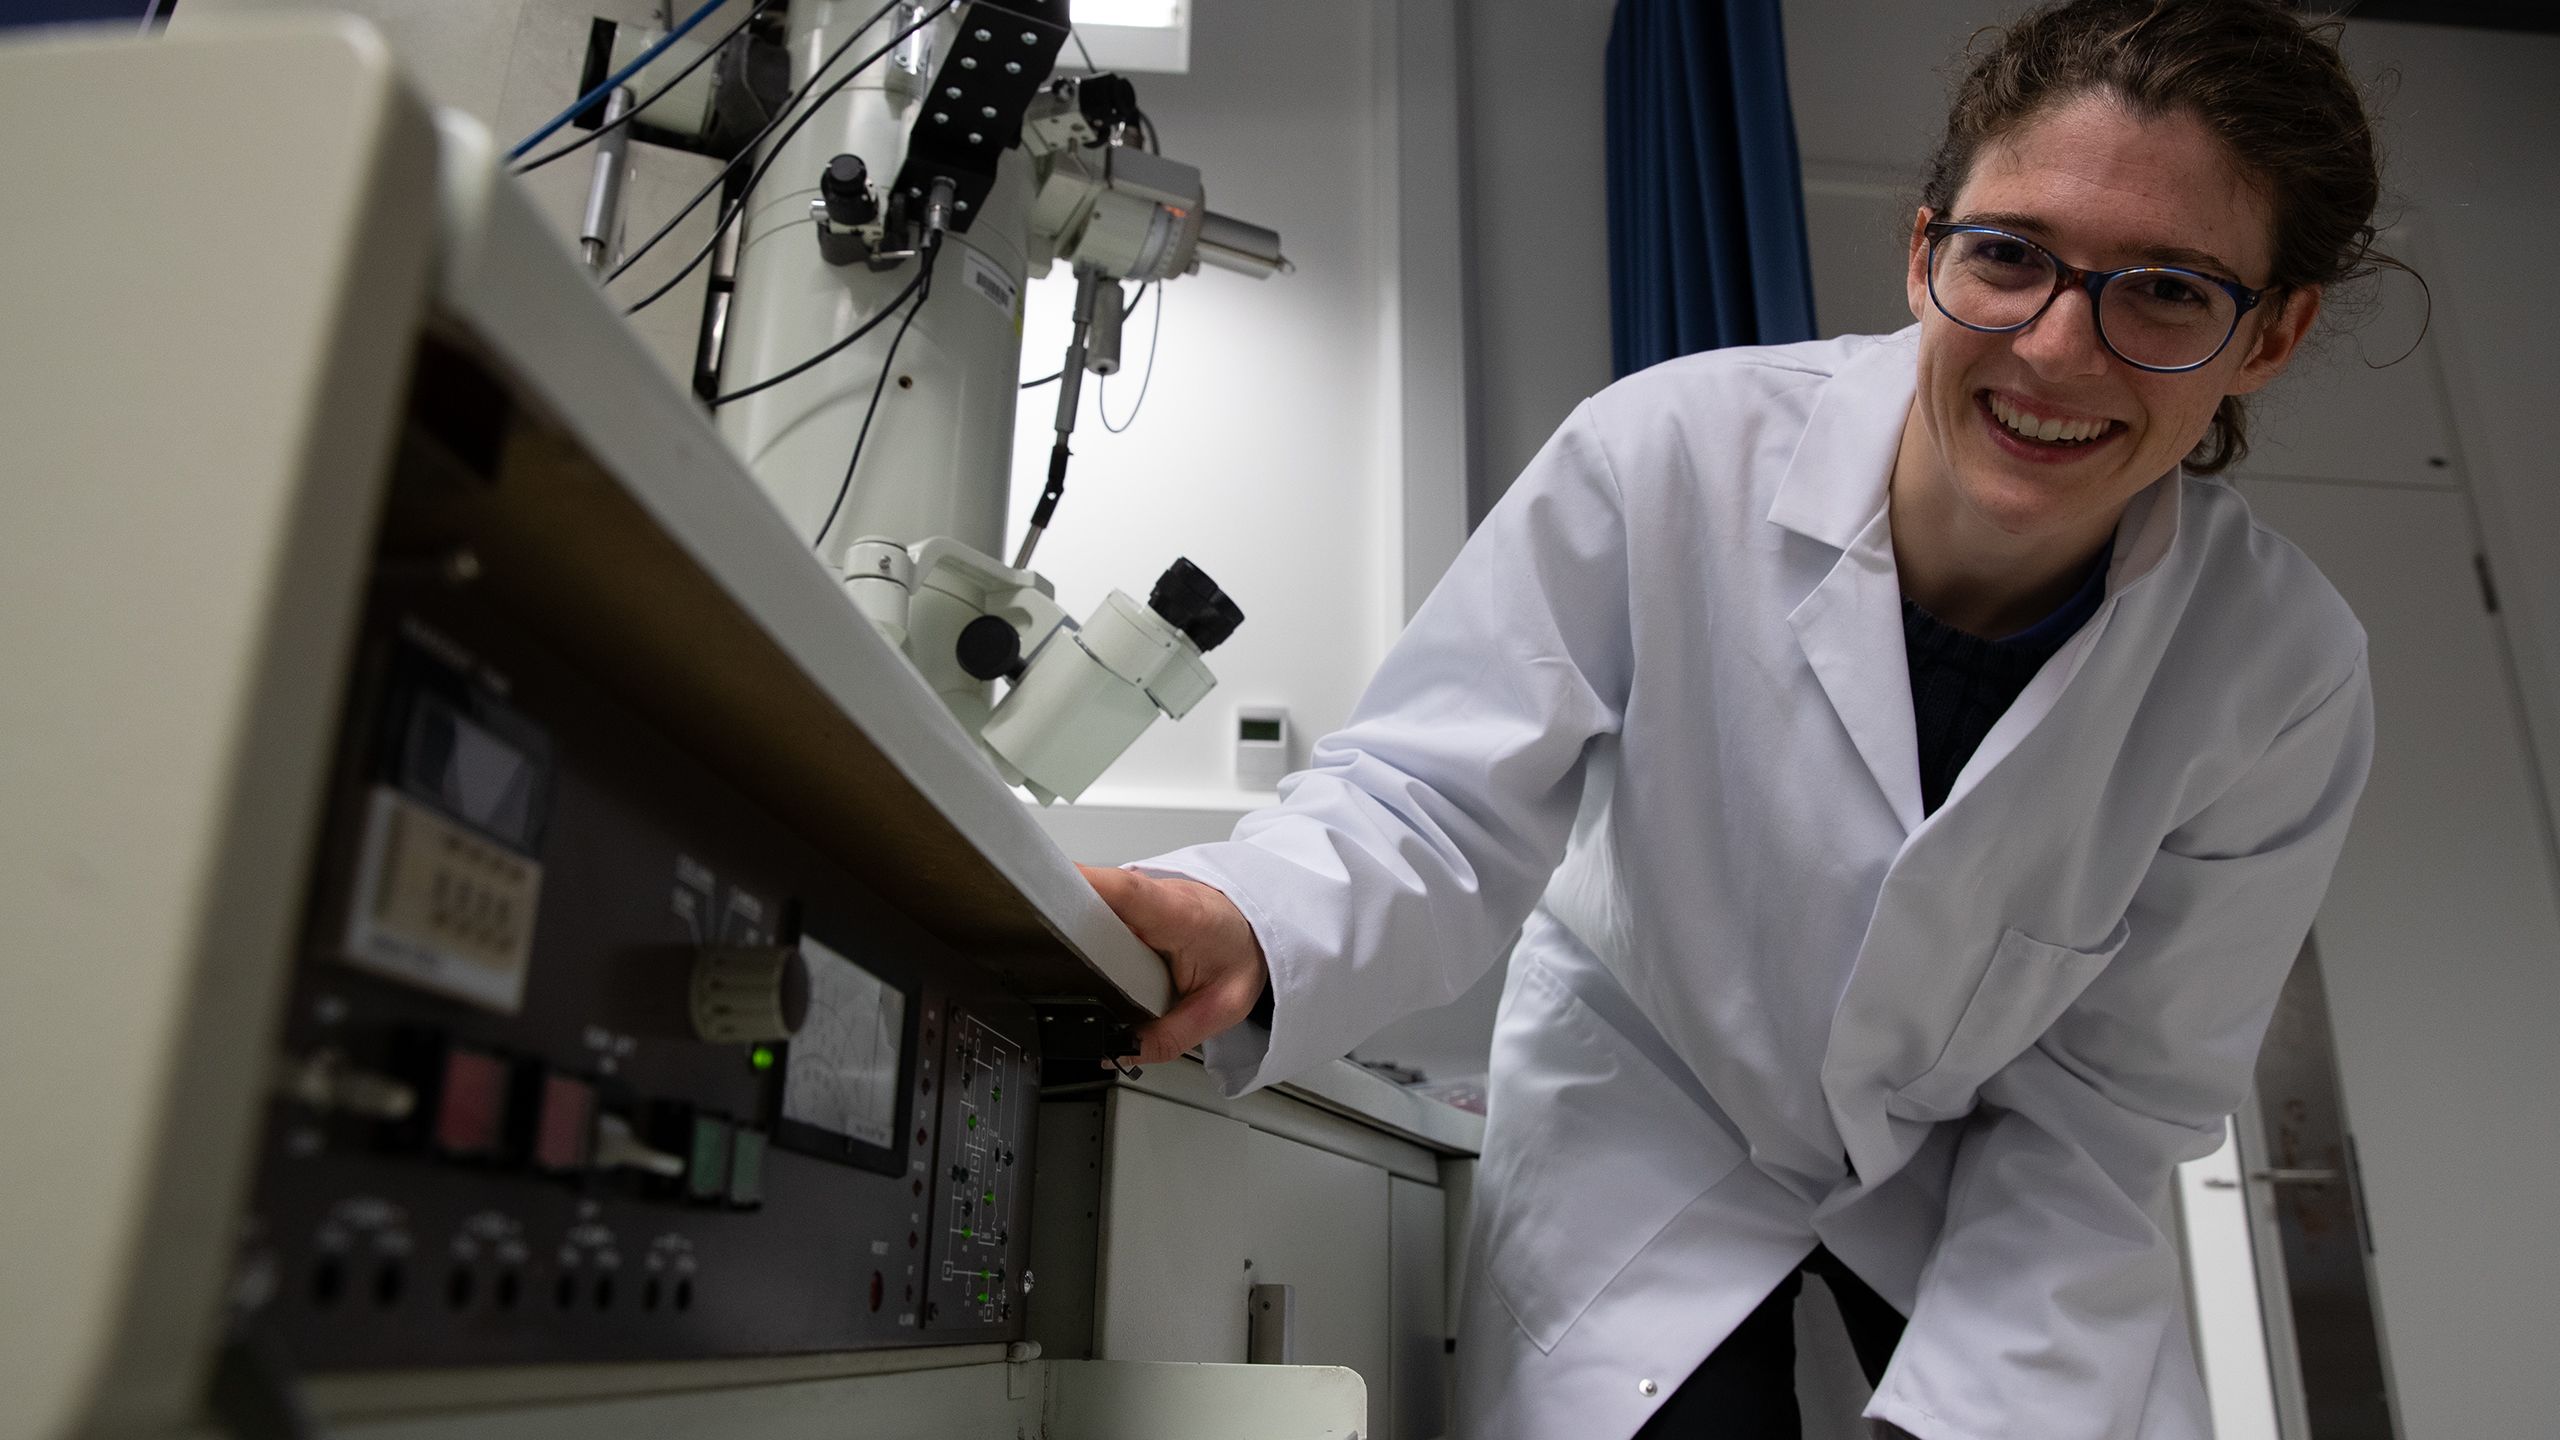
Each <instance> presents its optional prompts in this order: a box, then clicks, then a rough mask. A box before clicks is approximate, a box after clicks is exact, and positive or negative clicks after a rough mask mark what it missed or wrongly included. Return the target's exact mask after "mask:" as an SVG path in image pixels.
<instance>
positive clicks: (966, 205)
mask: <svg viewBox="0 0 2560 1440" xmlns="http://www.w3.org/2000/svg"><path fill="white" fill-rule="evenodd" d="M951 203H952V204H953V205H956V206H958V207H959V208H960V209H962V210H964V211H965V210H967V209H968V208H969V202H968V201H966V200H954V201H952V202H951Z"/></svg>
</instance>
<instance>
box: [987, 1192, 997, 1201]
mask: <svg viewBox="0 0 2560 1440" xmlns="http://www.w3.org/2000/svg"><path fill="white" fill-rule="evenodd" d="M987 1203H988V1204H990V1205H993V1204H994V1203H996V1192H994V1191H993V1190H990V1191H988V1192H987Z"/></svg>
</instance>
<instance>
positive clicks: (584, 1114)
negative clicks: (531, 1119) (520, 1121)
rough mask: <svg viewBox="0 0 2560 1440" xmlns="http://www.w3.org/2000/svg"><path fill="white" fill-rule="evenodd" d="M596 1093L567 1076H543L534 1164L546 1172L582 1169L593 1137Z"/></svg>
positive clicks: (582, 1081) (536, 1127) (534, 1137)
mask: <svg viewBox="0 0 2560 1440" xmlns="http://www.w3.org/2000/svg"><path fill="white" fill-rule="evenodd" d="M595 1119H596V1091H595V1087H594V1086H592V1085H589V1084H588V1083H587V1082H585V1081H584V1080H572V1079H570V1078H569V1077H568V1076H566V1075H545V1076H543V1077H542V1118H541V1119H540V1120H539V1121H538V1122H537V1123H536V1124H535V1126H534V1133H533V1163H534V1164H536V1165H538V1166H540V1167H542V1168H543V1169H545V1170H584V1169H586V1168H587V1155H588V1146H589V1145H590V1143H592V1141H593V1139H594V1136H595Z"/></svg>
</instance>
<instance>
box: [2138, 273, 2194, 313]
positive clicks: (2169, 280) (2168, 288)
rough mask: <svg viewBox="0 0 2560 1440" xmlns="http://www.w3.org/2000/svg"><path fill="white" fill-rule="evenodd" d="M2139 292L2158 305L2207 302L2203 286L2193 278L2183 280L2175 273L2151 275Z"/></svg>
mask: <svg viewBox="0 0 2560 1440" xmlns="http://www.w3.org/2000/svg"><path fill="white" fill-rule="evenodd" d="M2137 293H2139V294H2140V295H2141V296H2142V298H2143V299H2145V300H2148V301H2150V302H2152V303H2153V304H2157V305H2181V306H2183V305H2202V304H2204V303H2205V295H2204V290H2203V288H2202V287H2200V286H2198V285H2197V284H2196V283H2195V282H2194V281H2192V280H2183V279H2180V278H2179V277H2177V276H2175V275H2154V276H2151V277H2150V278H2149V279H2147V280H2144V281H2143V282H2142V286H2141V289H2140V290H2139V291H2138V292H2137Z"/></svg>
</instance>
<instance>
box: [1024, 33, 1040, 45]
mask: <svg viewBox="0 0 2560 1440" xmlns="http://www.w3.org/2000/svg"><path fill="white" fill-rule="evenodd" d="M1022 43H1023V44H1025V45H1037V44H1039V43H1040V37H1039V36H1038V35H1036V34H1034V33H1032V32H1031V31H1029V30H1025V31H1023V32H1022Z"/></svg>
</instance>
